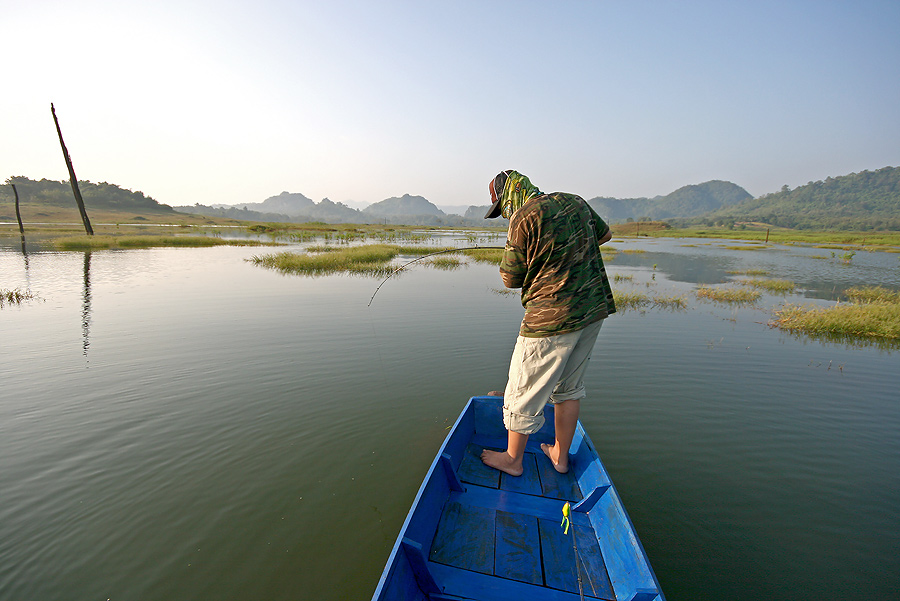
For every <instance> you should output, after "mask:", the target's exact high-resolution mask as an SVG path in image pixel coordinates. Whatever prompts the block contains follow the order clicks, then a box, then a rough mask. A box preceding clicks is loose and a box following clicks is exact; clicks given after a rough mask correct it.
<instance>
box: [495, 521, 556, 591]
mask: <svg viewBox="0 0 900 601" xmlns="http://www.w3.org/2000/svg"><path fill="white" fill-rule="evenodd" d="M496 524H497V539H496V540H497V547H496V552H495V559H496V561H495V566H494V573H495V574H496V575H497V576H502V577H503V578H509V579H511V580H518V581H519V582H530V583H532V584H537V585H542V584H543V583H544V577H543V575H542V571H541V537H540V534H539V533H538V521H537V518H535V517H532V516H529V515H523V514H521V513H509V512H507V511H498V512H497V522H496Z"/></svg>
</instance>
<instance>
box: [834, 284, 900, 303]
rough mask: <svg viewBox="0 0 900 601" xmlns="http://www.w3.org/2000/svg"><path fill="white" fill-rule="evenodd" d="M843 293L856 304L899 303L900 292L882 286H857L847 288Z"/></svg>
mask: <svg viewBox="0 0 900 601" xmlns="http://www.w3.org/2000/svg"><path fill="white" fill-rule="evenodd" d="M845 294H846V295H847V297H848V298H849V299H850V302H853V303H857V304H865V303H887V304H894V305H898V304H900V292H898V291H894V290H888V289H887V288H885V287H883V286H860V287H857V288H848V289H847V290H846V292H845Z"/></svg>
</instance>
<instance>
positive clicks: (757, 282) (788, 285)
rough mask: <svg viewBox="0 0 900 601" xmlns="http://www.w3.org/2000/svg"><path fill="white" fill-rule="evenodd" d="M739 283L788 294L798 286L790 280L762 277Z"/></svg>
mask: <svg viewBox="0 0 900 601" xmlns="http://www.w3.org/2000/svg"><path fill="white" fill-rule="evenodd" d="M739 283H741V284H743V285H745V286H752V287H753V288H761V289H763V290H766V291H767V292H773V293H775V294H788V293H790V292H793V291H794V289H795V288H796V287H797V284H795V283H794V282H792V281H790V280H776V279H760V278H754V279H750V280H741V281H740V282H739Z"/></svg>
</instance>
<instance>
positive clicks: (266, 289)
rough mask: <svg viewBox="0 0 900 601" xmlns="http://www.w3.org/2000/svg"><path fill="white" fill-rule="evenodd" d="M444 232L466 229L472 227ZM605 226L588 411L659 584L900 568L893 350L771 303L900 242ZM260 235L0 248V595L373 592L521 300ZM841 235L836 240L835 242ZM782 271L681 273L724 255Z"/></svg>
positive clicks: (714, 589) (882, 266)
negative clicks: (780, 281)
mask: <svg viewBox="0 0 900 601" xmlns="http://www.w3.org/2000/svg"><path fill="white" fill-rule="evenodd" d="M461 244H463V245H465V244H467V243H466V242H465V241H462V242H461ZM736 244H737V245H744V246H746V244H744V243H723V242H709V241H687V242H685V241H671V240H662V241H661V240H639V241H627V242H626V241H620V240H616V241H614V242H613V243H612V245H613V246H615V247H617V248H618V249H619V250H620V251H625V250H629V251H634V250H638V251H644V252H619V253H618V254H617V255H616V257H615V258H614V259H613V260H612V261H610V262H609V263H608V265H609V269H610V272H611V273H612V274H620V275H624V276H631V278H632V279H631V280H630V281H628V280H622V281H620V283H618V284H616V287H619V288H622V289H623V290H637V291H643V292H647V293H649V294H651V295H653V294H665V295H672V294H675V295H685V297H686V298H688V299H689V301H690V302H689V307H688V309H687V310H685V311H676V312H671V311H666V310H659V309H649V310H647V311H643V312H641V311H627V312H622V313H620V314H617V315H615V316H613V317H612V318H610V319H609V320H608V321H607V323H606V325H605V326H604V328H603V331H602V333H601V335H600V339H599V341H598V346H597V351H596V353H595V358H594V361H593V362H592V366H591V368H590V370H589V375H588V381H587V386H588V390H589V400H588V401H586V402H585V403H584V404H583V412H582V417H583V421H584V423H585V426H586V428H587V430H588V431H589V432H590V434H591V436H592V438H593V440H594V442H595V443H596V446H597V448H598V450H599V452H600V454H601V456H602V457H603V460H604V462H605V463H606V465H607V467H608V468H609V470H610V472H611V474H612V476H613V479H614V481H615V483H616V485H617V487H618V489H619V492H620V494H621V496H622V497H623V500H624V502H625V505H626V507H627V509H628V511H629V513H630V515H631V517H632V519H633V521H634V522H635V525H636V527H637V530H638V533H639V535H640V537H641V539H642V541H643V543H644V546H645V547H646V549H647V552H648V554H649V556H650V559H651V562H652V564H653V566H654V569H655V571H656V573H657V576H658V577H659V580H660V582H661V584H662V586H663V589H664V591H665V592H666V594H667V596H668V598H669V599H670V600H673V601H674V600H679V599H773V600H779V599H785V600H786V599H821V598H831V599H849V598H856V597H858V596H859V595H860V594H861V593H862V594H865V595H868V594H872V595H875V596H877V597H878V598H884V599H889V598H898V597H900V529H898V524H900V435H898V433H900V394H898V390H900V361H898V358H900V353H898V350H896V349H891V348H878V347H873V346H860V345H853V346H848V345H843V344H836V343H823V342H816V341H811V340H807V339H804V338H798V337H794V336H792V335H789V334H786V333H783V332H780V331H779V330H776V329H771V328H770V327H768V326H767V325H766V323H767V321H768V320H769V318H770V309H771V308H772V307H775V306H778V305H780V304H781V303H783V302H786V301H787V302H804V303H806V302H814V303H819V304H828V303H830V302H832V301H833V300H834V299H835V298H837V297H838V296H839V295H840V293H841V292H842V291H843V290H844V289H845V288H847V287H848V286H853V285H859V284H868V283H877V284H881V285H885V286H889V287H891V288H893V289H897V288H900V255H897V254H887V253H859V254H857V255H856V256H855V257H854V258H853V260H852V262H851V264H850V265H844V264H842V263H841V262H840V261H839V260H837V259H832V258H831V257H830V253H831V251H828V250H821V249H812V248H803V247H782V246H774V247H771V248H768V249H764V250H756V251H739V250H730V249H727V248H725V247H726V246H728V245H732V246H733V245H736ZM262 252H267V251H266V250H264V249H263V250H261V249H258V248H214V249H177V250H175V249H165V250H135V251H127V252H121V251H104V252H94V253H90V254H85V253H52V252H34V253H30V254H29V255H28V256H27V258H26V257H23V255H22V253H21V249H20V248H19V247H18V240H12V241H8V242H7V243H6V246H5V247H4V250H0V288H5V289H13V288H17V287H19V288H22V289H26V288H27V289H30V290H31V291H32V292H34V293H35V294H37V295H38V296H39V297H40V299H41V300H38V301H31V302H26V303H24V304H22V305H21V306H17V307H9V306H6V307H4V308H3V309H0V339H2V345H0V383H2V385H0V599H3V600H7V599H9V600H32V599H41V600H53V599H61V600H69V599H71V600H85V599H112V600H114V601H126V600H135V601H138V600H139V601H152V600H160V601H163V600H165V601H172V600H181V599H184V600H194V599H222V600H228V599H234V600H249V599H260V600H262V599H265V600H267V601H269V600H279V599H285V600H287V599H292V600H293V599H325V600H330V599H334V600H337V599H353V598H355V599H368V598H369V597H370V596H371V594H372V591H373V589H374V587H375V584H376V583H377V580H378V576H379V574H380V573H381V570H382V568H383V566H384V562H385V560H386V558H387V555H388V552H389V550H390V548H391V545H392V544H393V541H394V538H395V536H396V533H397V531H398V529H399V527H400V525H401V523H402V521H403V519H404V517H405V515H406V512H407V511H408V509H409V504H410V503H411V501H412V499H413V497H414V495H415V492H416V490H417V489H418V486H419V484H420V482H421V479H422V477H423V475H424V473H425V471H426V469H427V467H428V465H429V464H430V462H431V460H432V458H433V455H434V453H435V451H436V450H437V448H438V447H439V446H440V443H441V441H442V440H443V438H444V436H445V435H446V433H447V428H448V427H449V426H450V424H452V423H453V421H454V419H455V418H456V416H457V414H458V413H459V411H460V409H461V408H462V406H463V405H464V403H465V401H466V400H467V399H468V397H469V396H471V395H473V394H480V393H484V392H487V391H488V390H492V389H496V388H502V387H503V385H504V383H505V373H506V368H507V361H508V358H509V354H510V352H511V350H512V345H513V343H514V339H515V335H516V331H517V328H518V323H519V320H520V319H521V314H522V309H521V306H520V305H519V302H518V298H517V297H515V296H508V295H502V294H498V293H497V289H499V288H500V287H501V285H500V282H499V276H498V275H497V273H496V268H494V267H491V266H486V265H476V264H472V265H469V266H466V267H463V268H462V269H459V270H456V271H450V272H447V271H438V270H436V269H434V268H431V267H425V266H417V267H415V268H414V269H413V270H412V271H411V272H409V273H406V274H404V275H402V276H401V277H397V278H395V279H393V280H391V281H390V282H388V283H387V284H386V285H385V286H384V287H383V288H382V289H381V291H380V292H379V293H378V295H377V296H376V297H375V299H374V302H373V303H372V306H371V307H367V306H366V305H367V303H368V302H369V299H370V297H371V296H372V293H373V291H374V289H375V287H376V285H377V284H378V281H377V280H373V279H368V278H360V277H348V276H335V277H327V278H317V279H311V278H305V277H293V276H291V277H288V276H282V275H279V274H277V273H275V272H271V271H266V270H263V269H261V268H258V267H254V266H253V265H251V264H250V263H248V262H246V261H245V259H246V258H248V257H250V256H252V255H254V254H259V253H262ZM838 254H841V253H838ZM751 268H756V269H765V270H767V271H769V272H770V274H771V275H770V277H780V278H781V277H783V278H787V279H791V280H793V281H795V282H797V284H798V285H799V286H800V287H801V289H800V290H798V292H797V293H796V294H795V295H790V296H787V297H783V296H766V297H764V298H763V300H762V301H761V302H760V303H759V306H758V308H749V309H735V308H733V307H724V306H720V305H716V304H711V303H700V302H697V301H696V300H694V299H693V297H692V296H691V291H692V290H693V289H694V288H695V287H696V285H697V283H705V284H715V283H719V282H722V281H725V280H726V279H728V278H730V277H733V276H730V275H729V274H728V273H727V272H728V271H731V270H744V269H751Z"/></svg>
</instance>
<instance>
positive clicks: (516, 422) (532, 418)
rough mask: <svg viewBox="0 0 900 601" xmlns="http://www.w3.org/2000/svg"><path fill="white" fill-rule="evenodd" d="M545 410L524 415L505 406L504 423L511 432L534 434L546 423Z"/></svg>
mask: <svg viewBox="0 0 900 601" xmlns="http://www.w3.org/2000/svg"><path fill="white" fill-rule="evenodd" d="M545 421H546V420H545V419H544V412H543V411H541V412H540V413H539V414H538V415H523V414H521V413H514V412H513V411H510V409H509V408H508V407H506V406H505V405H504V407H503V425H504V426H505V427H506V429H507V430H509V431H510V432H516V433H517V434H534V433H535V432H537V431H538V430H540V429H541V427H542V426H543V425H544V422H545Z"/></svg>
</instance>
